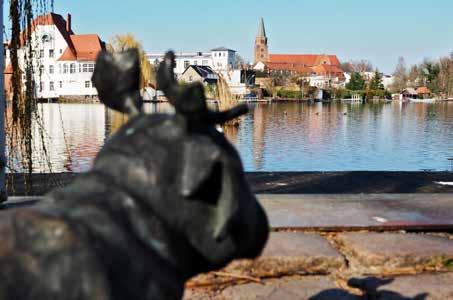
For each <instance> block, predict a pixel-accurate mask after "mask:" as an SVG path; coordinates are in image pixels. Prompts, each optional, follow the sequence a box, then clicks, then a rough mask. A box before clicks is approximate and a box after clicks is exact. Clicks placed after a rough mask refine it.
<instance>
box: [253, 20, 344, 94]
mask: <svg viewBox="0 0 453 300" xmlns="http://www.w3.org/2000/svg"><path fill="white" fill-rule="evenodd" d="M254 51H255V67H254V69H255V70H257V71H266V72H268V73H272V72H279V73H291V74H298V75H300V76H301V77H304V78H305V79H306V80H307V81H308V82H309V83H310V85H312V86H317V87H320V88H325V87H332V86H340V85H343V84H344V79H345V78H344V72H343V70H342V69H341V64H340V61H339V59H338V57H337V56H336V55H332V54H272V53H269V49H268V38H267V36H266V30H265V28H264V21H263V19H261V22H260V25H259V29H258V35H257V37H256V39H255V50H254Z"/></svg>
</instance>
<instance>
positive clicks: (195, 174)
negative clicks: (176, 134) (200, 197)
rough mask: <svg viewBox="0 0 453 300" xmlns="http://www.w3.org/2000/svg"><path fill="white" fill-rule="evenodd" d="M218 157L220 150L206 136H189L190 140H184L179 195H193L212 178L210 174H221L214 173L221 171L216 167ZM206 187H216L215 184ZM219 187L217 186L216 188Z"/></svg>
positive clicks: (189, 196) (200, 190)
mask: <svg viewBox="0 0 453 300" xmlns="http://www.w3.org/2000/svg"><path fill="white" fill-rule="evenodd" d="M219 158H220V150H219V149H218V147H217V146H216V145H214V144H213V143H212V142H211V141H209V139H208V138H206V137H202V136H198V137H191V139H190V141H186V142H185V143H184V150H183V167H182V172H181V186H180V193H181V195H182V196H184V197H187V198H191V197H194V196H195V195H196V194H197V193H199V192H202V189H203V187H204V186H205V184H206V183H208V182H210V179H214V178H212V176H221V174H214V173H216V172H221V170H217V169H218V168H216V166H218V165H219ZM220 180H221V178H220ZM207 188H210V189H216V186H211V187H207ZM220 188H221V187H218V189H220ZM211 192H214V193H215V192H217V191H214V190H213V191H211ZM206 200H208V199H206Z"/></svg>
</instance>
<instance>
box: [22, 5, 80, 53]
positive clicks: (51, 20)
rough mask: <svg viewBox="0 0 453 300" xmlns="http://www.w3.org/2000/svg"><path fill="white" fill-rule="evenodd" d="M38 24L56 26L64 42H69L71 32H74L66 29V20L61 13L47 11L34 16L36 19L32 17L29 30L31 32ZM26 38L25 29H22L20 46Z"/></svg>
mask: <svg viewBox="0 0 453 300" xmlns="http://www.w3.org/2000/svg"><path fill="white" fill-rule="evenodd" d="M39 25H55V27H57V29H58V31H59V32H60V34H61V35H62V36H63V38H64V39H65V41H66V43H68V44H71V38H70V36H71V35H72V34H74V32H73V31H72V29H70V30H69V31H68V30H67V22H66V20H65V18H63V16H62V15H59V14H54V13H49V14H47V15H43V16H38V17H36V19H34V20H33V22H32V28H31V31H32V32H33V31H34V30H35V29H36V27H37V26H39ZM26 40H27V30H24V31H23V32H22V36H21V45H22V46H23V45H25V41H26Z"/></svg>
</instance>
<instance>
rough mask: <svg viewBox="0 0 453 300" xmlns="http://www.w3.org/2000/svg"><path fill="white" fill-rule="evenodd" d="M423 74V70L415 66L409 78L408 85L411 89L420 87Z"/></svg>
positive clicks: (410, 71)
mask: <svg viewBox="0 0 453 300" xmlns="http://www.w3.org/2000/svg"><path fill="white" fill-rule="evenodd" d="M422 83H423V82H422V74H421V70H420V68H419V67H418V66H417V65H413V66H412V67H411V69H410V70H409V74H408V76H407V85H408V86H409V87H413V88H416V87H419V86H420V85H421V84H422Z"/></svg>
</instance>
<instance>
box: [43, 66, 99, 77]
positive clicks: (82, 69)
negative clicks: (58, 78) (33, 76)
mask: <svg viewBox="0 0 453 300" xmlns="http://www.w3.org/2000/svg"><path fill="white" fill-rule="evenodd" d="M78 69H79V73H93V72H94V64H79V67H78ZM43 73H44V66H40V67H39V74H40V75H42V74H43ZM54 73H55V66H54V65H49V74H54ZM58 73H59V74H67V73H70V74H74V73H77V64H75V63H72V64H59V65H58Z"/></svg>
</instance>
